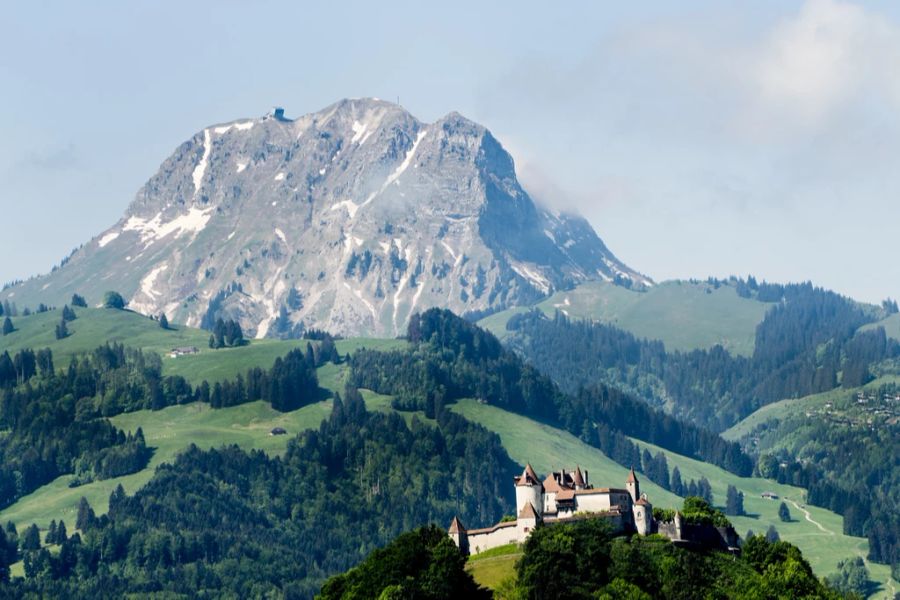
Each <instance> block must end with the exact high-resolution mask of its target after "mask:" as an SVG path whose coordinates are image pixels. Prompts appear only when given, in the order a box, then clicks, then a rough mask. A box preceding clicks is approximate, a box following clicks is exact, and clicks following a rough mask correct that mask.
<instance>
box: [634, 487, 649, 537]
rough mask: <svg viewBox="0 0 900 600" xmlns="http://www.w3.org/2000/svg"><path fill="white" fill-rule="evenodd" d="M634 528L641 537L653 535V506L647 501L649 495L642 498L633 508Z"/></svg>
mask: <svg viewBox="0 0 900 600" xmlns="http://www.w3.org/2000/svg"><path fill="white" fill-rule="evenodd" d="M632 512H633V514H634V526H635V528H636V529H637V532H638V534H639V535H649V534H651V533H653V505H652V504H650V501H649V500H647V494H644V495H643V496H641V497H640V498H639V499H638V501H637V502H635V503H634V506H633V507H632Z"/></svg>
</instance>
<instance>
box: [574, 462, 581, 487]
mask: <svg viewBox="0 0 900 600" xmlns="http://www.w3.org/2000/svg"><path fill="white" fill-rule="evenodd" d="M572 483H573V484H574V485H576V486H577V487H584V477H582V475H581V467H577V466H576V467H575V475H574V476H573V477H572Z"/></svg>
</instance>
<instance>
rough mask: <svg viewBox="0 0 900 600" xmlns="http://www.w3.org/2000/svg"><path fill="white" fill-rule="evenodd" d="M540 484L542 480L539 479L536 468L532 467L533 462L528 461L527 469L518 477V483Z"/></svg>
mask: <svg viewBox="0 0 900 600" xmlns="http://www.w3.org/2000/svg"><path fill="white" fill-rule="evenodd" d="M535 484H537V485H540V484H541V480H540V479H538V476H537V473H535V472H534V469H532V468H531V464H530V463H527V464H526V465H525V470H524V471H522V474H521V475H519V476H518V477H516V485H535Z"/></svg>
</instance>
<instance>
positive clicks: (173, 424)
mask: <svg viewBox="0 0 900 600" xmlns="http://www.w3.org/2000/svg"><path fill="white" fill-rule="evenodd" d="M330 411H331V401H330V400H326V401H323V402H318V403H316V404H312V405H310V406H305V407H303V408H301V409H299V410H296V411H293V412H290V413H279V412H278V411H276V410H273V409H272V407H271V406H269V404H268V403H265V402H262V401H257V402H251V403H248V404H242V405H240V406H233V407H229V408H221V409H212V408H210V407H209V405H206V404H202V403H192V404H187V405H183V406H170V407H168V408H165V409H163V410H160V411H148V410H142V411H137V412H133V413H128V414H124V415H119V416H117V417H113V418H112V419H111V421H112V422H113V424H115V425H116V427H120V428H122V429H123V430H125V431H134V430H135V429H137V428H138V427H142V428H143V430H144V437H145V438H146V439H147V445H149V446H152V447H154V448H155V449H156V451H155V454H154V455H153V458H152V459H151V461H150V464H149V466H148V467H147V468H146V469H144V470H143V471H140V472H138V473H134V474H132V475H126V476H124V477H116V478H113V479H107V480H104V481H95V482H92V483H89V484H86V485H82V486H79V487H76V488H70V487H68V484H69V481H71V479H72V476H71V475H64V476H62V477H59V478H57V479H55V480H54V481H53V482H51V483H50V484H48V485H45V486H43V487H41V488H40V489H38V490H37V491H35V492H33V493H31V494H29V495H28V496H25V497H24V498H21V499H20V500H19V501H18V502H16V503H15V504H13V505H12V506H10V507H8V508H7V509H5V510H4V511H2V512H0V520H2V521H3V522H6V521H13V522H14V523H16V525H17V526H18V527H19V528H20V529H21V528H22V527H23V526H27V525H29V524H31V523H37V524H38V526H39V527H42V528H43V527H46V526H47V525H48V524H49V523H50V521H51V519H60V518H62V519H64V520H65V521H66V522H67V525H68V526H69V527H70V528H73V527H74V523H75V510H76V507H77V505H78V501H79V499H80V498H81V497H82V496H84V497H86V498H87V499H88V501H89V502H90V503H91V506H93V507H94V510H95V511H96V512H97V513H98V514H102V513H105V512H106V509H107V501H108V500H109V495H110V494H111V493H112V491H113V490H114V489H115V488H116V486H117V485H119V484H120V483H121V484H122V486H123V487H124V488H125V491H126V492H128V493H129V494H133V493H134V492H135V491H137V489H138V488H140V487H141V486H143V485H144V484H145V483H147V482H148V481H149V480H150V478H151V477H152V476H153V473H154V471H155V470H156V467H157V466H158V465H160V464H162V463H166V462H169V463H170V462H172V460H173V459H174V458H175V456H176V455H177V454H178V453H179V452H180V451H182V450H183V449H184V448H186V447H187V446H189V445H190V444H196V445H197V446H199V447H201V448H213V447H219V446H222V445H228V444H238V445H239V446H241V447H242V448H244V449H247V450H250V449H259V450H264V451H266V452H268V453H270V454H281V453H282V452H284V450H285V449H286V448H287V443H288V440H290V439H291V438H293V437H294V436H295V435H296V434H297V433H298V432H300V431H303V430H304V429H309V428H313V427H318V426H319V423H320V422H321V421H322V419H324V418H325V417H327V416H328V414H329V413H330ZM276 426H280V427H283V428H284V429H285V430H286V431H287V435H279V436H271V435H269V431H270V430H271V429H272V428H273V427H276Z"/></svg>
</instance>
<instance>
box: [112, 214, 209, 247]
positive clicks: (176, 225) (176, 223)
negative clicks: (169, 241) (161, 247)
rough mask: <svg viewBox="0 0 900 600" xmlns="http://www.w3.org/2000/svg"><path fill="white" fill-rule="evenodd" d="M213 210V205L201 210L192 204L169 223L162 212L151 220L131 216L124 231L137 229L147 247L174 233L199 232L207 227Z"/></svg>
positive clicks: (178, 234) (179, 234) (177, 234)
mask: <svg viewBox="0 0 900 600" xmlns="http://www.w3.org/2000/svg"><path fill="white" fill-rule="evenodd" d="M213 210H214V209H213V208H212V207H210V208H207V209H204V210H201V209H199V208H196V207H193V206H192V207H191V208H190V209H188V212H187V214H183V215H180V216H178V217H175V218H174V219H172V220H171V221H168V222H167V223H163V222H162V218H163V215H162V213H161V212H160V213H157V214H156V216H155V217H153V218H152V219H150V220H146V219H142V218H140V217H130V218H129V219H128V221H126V222H125V226H124V227H123V228H122V231H136V232H137V233H138V234H139V235H140V236H141V242H143V243H144V247H145V248H146V247H147V246H150V245H151V244H153V243H154V242H156V241H158V240H161V239H163V238H164V237H166V236H168V235H170V234H173V233H174V234H176V236H181V235H184V234H185V233H195V234H196V233H199V232H200V231H202V230H203V228H204V227H206V224H207V223H208V222H209V219H210V218H211V217H212V212H213Z"/></svg>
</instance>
